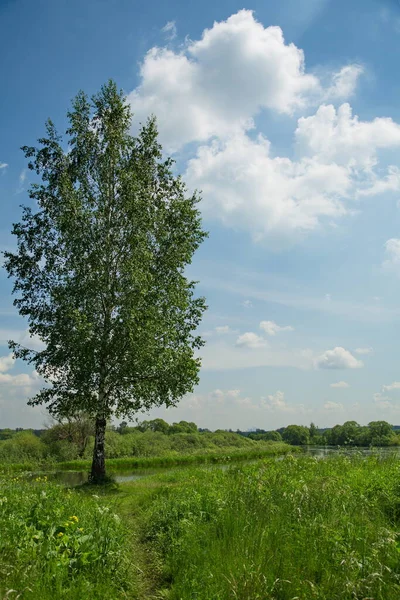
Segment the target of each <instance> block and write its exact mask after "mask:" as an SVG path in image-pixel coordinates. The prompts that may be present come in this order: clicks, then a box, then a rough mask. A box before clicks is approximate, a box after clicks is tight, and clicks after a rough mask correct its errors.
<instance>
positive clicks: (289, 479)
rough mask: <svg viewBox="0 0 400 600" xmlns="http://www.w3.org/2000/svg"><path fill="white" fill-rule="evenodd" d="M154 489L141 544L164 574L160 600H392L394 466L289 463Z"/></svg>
mask: <svg viewBox="0 0 400 600" xmlns="http://www.w3.org/2000/svg"><path fill="white" fill-rule="evenodd" d="M159 483H160V488H159V489H158V492H157V493H156V494H155V496H154V497H153V501H152V502H150V503H148V506H149V507H148V508H147V509H146V510H145V511H144V517H143V528H142V535H143V539H144V540H145V541H146V543H147V544H149V545H150V547H152V549H153V551H154V552H156V553H157V554H158V556H159V557H160V560H161V562H162V563H163V565H164V568H163V571H162V573H161V574H160V586H161V587H162V586H164V588H165V592H164V597H167V598H169V599H171V600H181V599H182V600H190V599H196V600H211V599H212V600H227V599H231V598H232V599H236V598H237V599H239V600H294V599H296V600H312V599H316V600H367V599H368V600H397V599H398V598H399V597H400V553H399V540H398V534H397V529H398V524H399V516H400V465H399V463H398V461H396V460H393V459H387V460H380V459H379V458H377V457H372V458H369V459H364V458H357V457H354V458H351V459H349V458H346V457H337V458H332V459H328V460H319V461H318V460H315V459H312V458H299V459H295V458H293V457H290V456H289V457H287V458H285V459H284V460H283V461H280V462H276V461H267V462H265V463H264V464H262V465H252V466H245V467H242V468H233V469H231V470H229V471H228V472H222V471H219V470H213V471H211V472H209V473H204V472H203V471H200V470H197V471H195V470H193V471H192V472H191V473H189V472H187V471H182V472H181V473H176V474H174V475H172V476H171V475H169V476H168V477H166V478H165V479H164V481H163V482H162V479H159ZM142 484H143V482H142Z"/></svg>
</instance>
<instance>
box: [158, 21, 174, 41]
mask: <svg viewBox="0 0 400 600" xmlns="http://www.w3.org/2000/svg"><path fill="white" fill-rule="evenodd" d="M161 31H162V32H163V33H165V37H166V38H167V39H168V40H170V41H171V40H174V39H175V38H176V34H177V31H176V23H175V21H168V23H167V24H166V25H164V27H163V28H162V29H161Z"/></svg>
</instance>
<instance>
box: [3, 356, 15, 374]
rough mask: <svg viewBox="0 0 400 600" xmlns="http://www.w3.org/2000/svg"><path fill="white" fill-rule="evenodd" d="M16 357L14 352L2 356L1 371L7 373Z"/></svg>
mask: <svg viewBox="0 0 400 600" xmlns="http://www.w3.org/2000/svg"><path fill="white" fill-rule="evenodd" d="M14 363H15V358H14V357H13V354H12V352H11V353H10V354H8V355H7V356H0V373H6V372H7V371H9V370H10V369H12V367H13V366H14Z"/></svg>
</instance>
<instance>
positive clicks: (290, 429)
mask: <svg viewBox="0 0 400 600" xmlns="http://www.w3.org/2000/svg"><path fill="white" fill-rule="evenodd" d="M282 439H283V441H284V442H286V443H287V444H292V445H293V446H304V445H306V444H308V443H309V441H310V432H309V430H308V428H307V427H304V426H303V425H288V426H287V427H286V429H285V430H284V432H283V434H282Z"/></svg>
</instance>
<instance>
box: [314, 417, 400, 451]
mask: <svg viewBox="0 0 400 600" xmlns="http://www.w3.org/2000/svg"><path fill="white" fill-rule="evenodd" d="M324 438H325V442H326V443H327V444H329V445H332V446H396V445H398V443H399V439H398V436H397V435H396V433H395V432H394V430H393V427H392V426H391V425H390V424H389V423H387V422H386V421H372V422H371V423H369V424H368V426H366V427H362V426H361V425H359V424H358V423H357V422H356V421H346V423H343V425H335V426H334V427H332V429H328V430H327V431H326V433H325V435H324Z"/></svg>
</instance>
